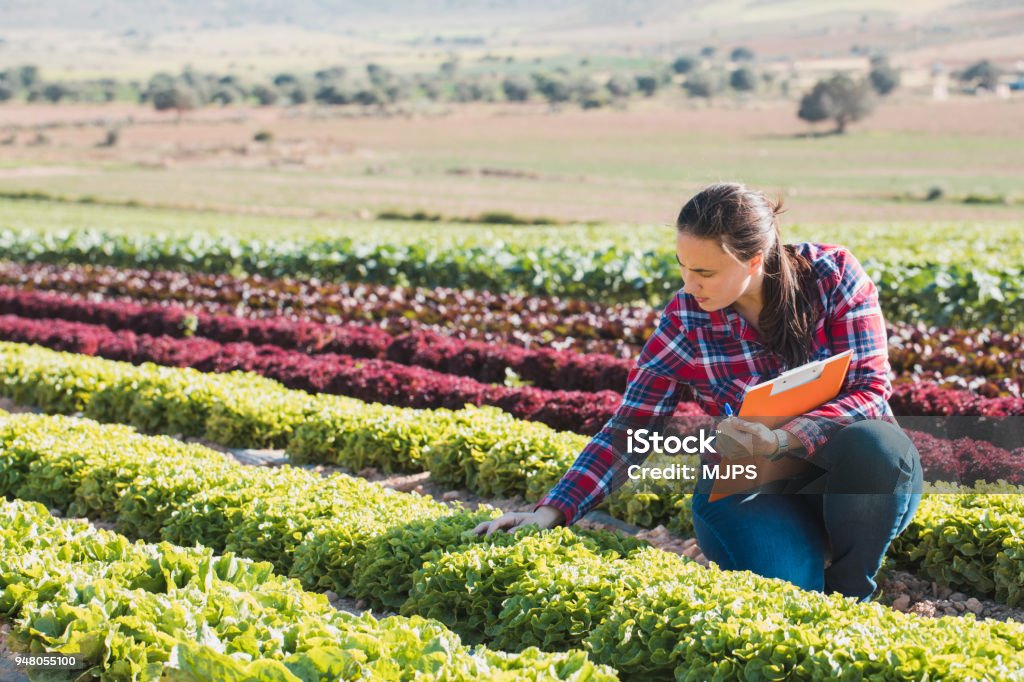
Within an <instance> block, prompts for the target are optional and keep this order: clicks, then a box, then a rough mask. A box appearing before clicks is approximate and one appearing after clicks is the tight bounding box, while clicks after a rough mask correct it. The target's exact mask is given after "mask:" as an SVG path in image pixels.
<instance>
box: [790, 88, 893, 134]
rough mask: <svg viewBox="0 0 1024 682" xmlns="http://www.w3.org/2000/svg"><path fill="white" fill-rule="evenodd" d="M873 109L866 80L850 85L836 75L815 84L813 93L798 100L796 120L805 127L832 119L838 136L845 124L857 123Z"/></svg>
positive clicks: (873, 105) (871, 96) (870, 91)
mask: <svg viewBox="0 0 1024 682" xmlns="http://www.w3.org/2000/svg"><path fill="white" fill-rule="evenodd" d="M874 107H875V98H874V95H873V93H872V90H871V86H870V85H868V83H867V81H866V80H864V81H854V80H853V79H851V78H850V77H849V76H845V75H842V74H837V75H835V76H833V77H832V78H830V79H829V80H827V81H825V80H822V81H818V82H817V83H815V85H814V89H813V90H811V92H809V93H808V94H806V95H804V96H803V98H801V100H800V108H799V110H798V111H797V116H799V117H800V118H801V119H803V120H805V121H807V122H809V123H815V122H818V121H824V120H826V119H832V120H833V121H835V123H836V130H835V132H836V133H837V134H840V135H841V134H843V133H845V132H846V126H847V125H848V124H850V123H852V122H854V121H859V120H861V119H862V118H864V117H865V116H867V115H868V114H870V113H871V112H872V111H873V110H874Z"/></svg>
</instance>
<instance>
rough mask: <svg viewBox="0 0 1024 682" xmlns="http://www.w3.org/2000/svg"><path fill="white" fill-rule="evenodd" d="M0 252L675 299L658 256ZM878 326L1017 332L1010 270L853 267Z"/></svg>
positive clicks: (184, 245) (30, 239) (340, 245)
mask: <svg viewBox="0 0 1024 682" xmlns="http://www.w3.org/2000/svg"><path fill="white" fill-rule="evenodd" d="M0 252H2V253H5V254H6V257H7V258H10V259H12V260H19V261H26V262H28V261H36V262H47V263H55V264H67V263H94V264H100V265H113V266H119V267H146V268H158V269H168V270H194V271H199V272H215V273H220V272H231V273H235V274H243V273H248V274H260V275H265V276H269V277H283V276H293V277H316V278H320V279H324V280H328V281H358V282H369V283H378V284H398V285H402V286H425V287H433V286H445V287H453V288H459V289H484V290H495V291H519V292H522V293H526V294H540V295H545V296H549V295H554V296H567V297H571V298H583V299H592V300H602V301H606V302H607V301H622V302H629V301H638V300H643V301H647V302H659V301H665V300H667V299H668V298H669V297H671V296H672V295H673V294H674V293H675V291H676V290H678V289H679V284H680V281H679V272H678V265H677V263H676V261H675V256H674V253H673V252H672V251H671V250H670V249H663V250H655V251H642V250H630V249H625V248H621V247H617V246H607V247H603V248H595V249H592V250H586V249H579V248H572V247H535V248H534V247H524V246H519V245H516V244H496V245H492V246H475V245H458V246H451V245H449V246H443V247H437V246H434V245H432V244H430V243H427V242H420V243H415V244H403V245H395V244H376V243H360V242H355V241H353V240H351V239H348V238H341V239H333V240H322V239H321V240H287V239H274V240H267V241H261V240H258V239H247V238H241V237H229V236H220V237H212V236H209V235H202V234H191V235H187V236H151V235H125V234H118V233H104V232H101V231H82V230H72V231H59V232H52V231H43V232H37V231H33V230H2V231H0ZM863 260H864V266H865V268H866V269H867V271H868V273H869V274H870V275H871V277H872V278H873V279H874V280H875V281H876V282H877V283H878V288H879V297H880V300H881V303H882V307H883V309H884V310H885V311H886V313H887V314H888V316H889V317H892V318H894V319H900V320H902V321H904V322H918V321H921V322H926V323H929V324H938V325H949V326H964V327H993V328H1000V329H1010V330H1021V329H1022V325H1024V317H1022V316H1021V315H1019V314H1012V315H1007V314H1006V311H1007V309H1008V308H1009V309H1012V310H1015V311H1018V312H1019V311H1020V309H1021V307H1022V306H1024V288H1022V286H1024V285H1022V284H1021V277H1020V275H1021V269H1020V267H1004V266H991V267H984V266H979V265H974V264H971V265H960V264H943V263H929V262H925V261H922V262H918V263H908V262H905V261H895V262H889V261H886V260H884V259H882V260H875V259H872V258H864V259H863Z"/></svg>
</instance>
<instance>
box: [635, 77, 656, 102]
mask: <svg viewBox="0 0 1024 682" xmlns="http://www.w3.org/2000/svg"><path fill="white" fill-rule="evenodd" d="M636 89H637V90H639V91H640V92H642V93H643V94H644V97H651V96H653V95H654V93H655V92H657V91H658V77H657V76H652V75H650V74H641V75H639V76H637V77H636Z"/></svg>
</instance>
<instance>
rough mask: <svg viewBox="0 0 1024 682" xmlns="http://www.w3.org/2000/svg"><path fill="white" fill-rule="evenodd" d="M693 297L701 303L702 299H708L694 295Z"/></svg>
mask: <svg viewBox="0 0 1024 682" xmlns="http://www.w3.org/2000/svg"><path fill="white" fill-rule="evenodd" d="M694 298H696V299H697V302H698V303H703V302H704V301H706V300H708V299H707V298H701V297H700V296H694Z"/></svg>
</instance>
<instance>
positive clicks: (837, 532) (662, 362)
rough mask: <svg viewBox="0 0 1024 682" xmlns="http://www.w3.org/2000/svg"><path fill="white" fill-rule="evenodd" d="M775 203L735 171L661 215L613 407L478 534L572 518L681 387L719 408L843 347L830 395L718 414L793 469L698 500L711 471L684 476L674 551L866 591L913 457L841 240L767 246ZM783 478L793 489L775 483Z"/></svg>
mask: <svg viewBox="0 0 1024 682" xmlns="http://www.w3.org/2000/svg"><path fill="white" fill-rule="evenodd" d="M780 211H781V203H774V202H772V201H770V200H769V199H768V198H766V197H765V196H764V194H762V193H760V192H756V191H753V190H750V189H747V188H746V187H745V186H743V185H740V184H735V183H719V184H715V185H711V186H709V187H707V188H705V189H704V190H702V191H701V192H700V193H698V194H697V195H696V196H694V197H693V198H692V199H690V201H688V202H687V203H686V205H685V206H684V207H683V209H682V211H681V212H680V214H679V218H678V220H677V222H676V228H677V238H676V258H677V260H678V261H679V266H680V272H681V274H682V278H683V283H684V286H683V288H682V289H681V290H680V291H679V292H678V293H677V294H676V295H675V297H674V298H673V299H672V301H671V302H670V303H669V304H668V306H667V307H666V308H665V310H664V312H663V314H662V316H661V319H660V322H659V324H658V328H657V330H656V331H655V333H654V334H653V335H652V336H651V338H650V339H649V340H648V341H647V343H646V344H645V345H644V348H643V350H642V351H641V353H640V357H639V358H638V360H637V364H636V367H634V368H633V370H632V371H631V372H630V375H629V382H628V386H627V389H626V393H625V396H624V397H623V401H622V404H621V405H620V407H619V409H618V410H617V412H616V414H615V416H614V417H613V418H612V419H611V420H609V422H608V423H607V424H606V425H605V427H604V428H603V429H602V430H601V431H600V432H599V433H598V434H597V435H596V436H594V438H593V439H592V440H591V441H590V443H589V444H588V445H587V446H586V447H585V448H584V450H583V452H582V453H581V454H580V455H579V457H578V458H577V459H576V462H575V463H574V464H573V465H572V467H571V468H570V470H569V471H568V472H567V473H566V474H565V476H563V478H562V479H561V481H560V482H559V483H558V484H557V485H556V486H555V487H554V488H553V489H552V490H551V492H550V493H549V494H548V495H547V496H546V497H545V498H544V499H542V500H541V501H540V502H539V503H538V504H537V506H536V508H535V510H534V511H533V512H532V513H510V514H505V515H504V516H502V517H500V518H498V519H495V520H494V521H491V522H489V523H484V524H480V526H478V527H477V528H476V531H477V532H478V533H482V532H487V533H488V534H490V533H493V532H495V531H497V530H500V529H506V530H507V529H511V528H514V527H516V526H520V525H524V524H528V523H536V524H537V525H539V526H541V527H544V528H550V527H553V526H555V525H558V524H565V525H570V524H572V523H574V522H575V521H577V520H578V519H579V518H580V517H582V516H583V515H584V514H586V513H587V512H588V511H589V510H590V509H592V508H594V507H595V506H596V505H598V504H599V503H600V502H601V501H602V500H603V499H604V498H605V497H606V496H607V495H608V494H609V493H610V492H612V491H613V490H615V489H616V488H617V487H618V486H620V485H621V484H622V483H623V482H624V480H625V479H626V475H625V472H626V470H627V468H628V467H629V465H631V464H637V463H638V459H639V458H638V457H637V456H631V455H628V454H625V453H624V451H625V448H623V447H622V443H623V441H624V435H623V434H624V432H625V431H626V430H627V429H629V428H633V429H636V428H639V427H642V428H650V429H655V430H656V429H659V428H662V427H664V426H665V424H666V422H667V419H668V417H669V416H670V415H671V414H672V413H673V411H674V410H675V408H676V405H677V404H678V402H679V399H680V395H681V394H682V392H683V389H684V387H685V385H689V386H690V387H691V388H692V389H693V391H694V393H695V395H696V400H697V401H698V402H699V404H700V405H701V407H702V408H703V409H704V410H705V411H707V412H708V413H709V414H711V415H723V414H726V405H727V404H728V405H730V406H739V405H740V404H741V403H742V401H743V393H744V390H745V389H746V387H748V386H750V385H753V384H756V383H759V382H761V381H765V380H768V379H771V378H773V377H775V376H778V374H780V373H781V372H783V371H785V370H786V369H789V368H792V367H797V366H799V365H801V364H804V363H805V362H808V361H812V360H819V359H822V358H826V357H830V356H832V355H835V354H837V353H841V352H843V351H845V350H847V349H851V348H852V349H853V351H854V353H853V358H852V360H851V364H850V368H849V372H848V375H847V377H846V381H845V382H844V384H843V387H842V389H841V391H840V393H839V395H838V396H836V398H835V399H834V400H831V401H829V402H827V403H825V404H823V405H821V406H819V407H818V408H816V409H815V410H813V411H811V412H809V413H807V414H805V415H802V416H800V417H797V418H795V419H793V420H791V421H789V422H787V423H785V424H783V425H782V427H781V428H777V429H769V428H768V427H766V426H762V425H761V424H758V423H754V422H748V421H745V420H741V419H738V418H729V419H726V420H725V421H724V422H723V423H722V425H721V426H720V428H723V429H725V430H732V432H733V433H735V431H742V432H745V433H748V434H750V436H749V439H750V441H751V447H752V448H753V453H754V455H755V457H756V458H758V459H757V461H759V462H762V463H764V464H765V466H768V467H771V466H773V464H772V463H773V462H779V463H782V464H786V463H788V464H789V465H790V469H792V468H793V467H792V465H794V464H796V465H797V468H802V473H801V474H800V475H799V476H798V477H795V478H793V477H791V478H790V479H789V480H787V481H782V482H781V483H782V484H783V485H782V487H781V488H780V487H779V486H777V485H776V486H775V488H773V489H772V490H770V491H768V492H767V493H766V491H765V489H764V488H763V487H762V488H759V489H758V490H759V492H758V493H757V494H754V495H748V494H733V495H729V496H727V497H725V498H724V499H721V500H718V501H715V502H711V503H709V501H708V493H709V491H710V488H711V481H710V480H706V479H701V480H698V482H697V486H696V488H695V492H694V495H693V497H692V503H691V504H692V510H693V524H694V529H695V530H696V535H697V542H698V543H699V547H697V546H694V545H693V544H692V542H691V544H690V546H689V547H688V549H687V554H688V555H689V556H691V558H696V559H698V560H700V561H701V562H702V563H706V560H705V558H704V557H705V556H706V558H707V559H710V560H711V561H714V562H716V563H717V564H718V565H719V566H720V567H721V568H723V569H727V570H750V571H753V572H755V573H758V574H760V575H763V576H766V577H773V578H781V579H783V580H788V581H790V582H792V583H794V584H796V585H798V586H799V587H802V588H804V589H807V590H818V591H824V592H827V593H832V592H839V593H841V594H843V595H846V596H849V597H854V598H856V599H858V600H859V601H869V600H870V599H871V598H872V596H873V595H874V592H875V589H876V583H875V581H874V577H875V575H876V573H877V572H878V569H879V568H880V566H881V561H882V557H883V556H884V554H885V552H886V550H887V548H888V547H889V545H890V543H891V542H892V540H893V539H894V538H895V537H896V536H897V535H899V534H900V533H901V532H902V531H903V530H904V529H905V528H906V527H907V525H908V524H909V523H910V520H911V518H912V517H913V515H914V513H915V511H916V510H917V505H918V503H919V502H920V498H921V493H920V490H921V487H922V472H921V463H920V457H919V455H918V453H917V450H916V449H915V448H914V446H913V443H912V442H911V441H910V439H909V438H907V436H906V435H905V434H904V433H903V431H902V430H901V429H900V428H899V426H898V425H896V423H895V420H894V419H893V417H892V411H891V409H890V408H889V404H888V398H889V396H890V394H891V393H892V386H891V384H890V382H889V360H888V348H887V337H886V332H885V322H884V320H883V318H882V312H881V309H880V308H879V306H878V296H877V292H876V289H875V285H874V283H873V282H872V281H871V280H870V279H869V278H868V277H867V276H866V275H865V273H864V271H863V269H862V268H861V266H860V264H859V263H858V262H857V260H856V259H855V258H854V257H853V256H852V255H851V254H850V252H849V251H847V250H846V249H845V248H843V247H841V246H832V245H824V244H815V243H802V244H793V245H783V243H782V239H781V234H780V232H779V222H778V214H779V213H780ZM716 440H717V441H719V442H722V443H723V445H722V447H728V446H727V443H728V442H733V443H735V442H736V441H726V440H725V439H716ZM719 450H721V448H719ZM724 454H726V455H727V456H730V455H734V454H738V453H735V452H726V453H724ZM721 456H722V453H721V452H719V453H718V454H717V455H708V456H707V457H706V458H705V457H704V456H703V455H702V461H707V462H709V463H714V462H719V461H721ZM794 460H801V462H794ZM770 485H772V484H770ZM780 492H782V493H785V494H779V493H780ZM796 492H799V493H803V494H788V493H796ZM701 552H703V555H702V554H701ZM829 557H831V563H829Z"/></svg>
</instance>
